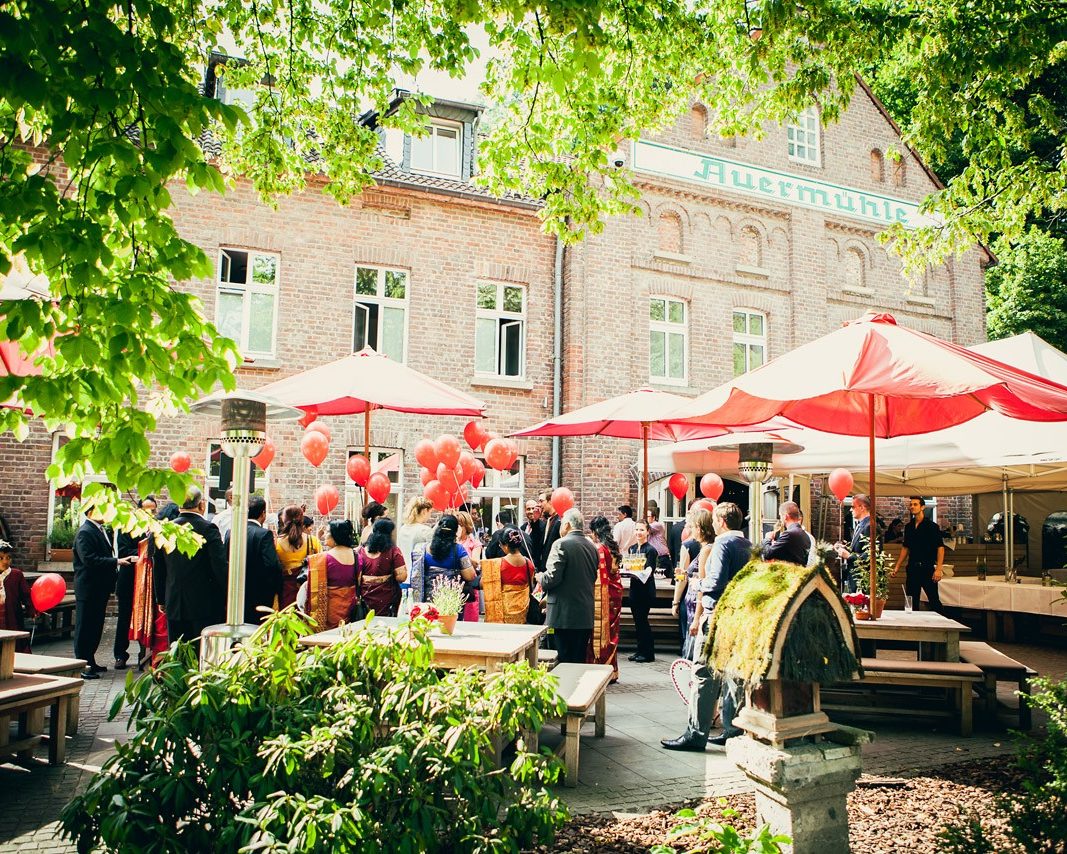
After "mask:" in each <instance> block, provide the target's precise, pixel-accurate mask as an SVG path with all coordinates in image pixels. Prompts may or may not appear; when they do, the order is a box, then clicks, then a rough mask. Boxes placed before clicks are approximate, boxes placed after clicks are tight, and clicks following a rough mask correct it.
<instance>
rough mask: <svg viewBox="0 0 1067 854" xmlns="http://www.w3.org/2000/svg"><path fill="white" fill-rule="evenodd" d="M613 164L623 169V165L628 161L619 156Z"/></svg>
mask: <svg viewBox="0 0 1067 854" xmlns="http://www.w3.org/2000/svg"><path fill="white" fill-rule="evenodd" d="M612 164H613V165H614V166H615V168H616V169H622V167H623V166H625V165H626V161H625V160H623V159H622V158H621V157H619V158H617V159H616V160H613V161H612Z"/></svg>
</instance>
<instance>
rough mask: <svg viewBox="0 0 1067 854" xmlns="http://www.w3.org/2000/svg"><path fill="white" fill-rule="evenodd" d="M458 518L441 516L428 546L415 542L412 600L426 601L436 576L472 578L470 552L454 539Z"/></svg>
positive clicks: (473, 576)
mask: <svg viewBox="0 0 1067 854" xmlns="http://www.w3.org/2000/svg"><path fill="white" fill-rule="evenodd" d="M458 533H459V520H458V519H457V518H456V517H455V516H452V515H451V514H448V515H445V516H442V517H441V519H440V520H439V521H438V523H437V527H436V528H434V532H433V538H432V539H431V540H430V544H429V546H424V545H420V546H416V547H415V552H414V556H413V559H412V564H411V590H412V594H413V596H414V598H415V601H416V602H424V601H426V597H427V596H428V595H429V594H430V593H431V592H432V591H433V583H434V581H436V580H437V579H438V578H448V579H453V578H462V579H463V580H464V581H474V579H475V576H476V573H475V571H474V565H473V564H472V563H471V559H470V555H468V554H467V550H466V549H465V548H463V546H461V545H459V544H458V543H457V542H456V535H457V534H458Z"/></svg>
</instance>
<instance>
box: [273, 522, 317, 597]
mask: <svg viewBox="0 0 1067 854" xmlns="http://www.w3.org/2000/svg"><path fill="white" fill-rule="evenodd" d="M274 550H275V551H276V552H278V560H280V561H281V564H282V595H281V600H280V601H279V603H278V605H279V607H280V608H288V607H289V606H290V605H292V604H293V603H294V602H295V601H296V594H297V593H298V592H299V591H300V585H301V584H303V582H304V579H303V578H302V577H301V576H302V575H303V572H302V570H303V569H304V568H305V565H307V566H310V560H311V556H312V555H317V554H319V553H320V552H321V551H322V545H321V544H320V543H319V541H318V540H317V539H315V538H314V537H313V536H311V534H309V533H307V531H305V530H304V508H302V507H298V506H297V505H296V504H290V505H289V506H288V507H286V508H285V509H284V510H283V511H282V521H281V527H280V528H279V529H278V536H277V537H275V538H274Z"/></svg>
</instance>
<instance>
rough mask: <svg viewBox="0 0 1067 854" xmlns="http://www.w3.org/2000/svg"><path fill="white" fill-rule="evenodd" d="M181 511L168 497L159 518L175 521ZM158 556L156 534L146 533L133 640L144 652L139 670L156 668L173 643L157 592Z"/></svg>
mask: <svg viewBox="0 0 1067 854" xmlns="http://www.w3.org/2000/svg"><path fill="white" fill-rule="evenodd" d="M143 506H144V505H143V504H142V507H143ZM178 513H179V511H178V505H177V504H175V503H174V502H173V501H168V502H167V503H166V504H164V505H163V509H161V510H160V511H159V512H158V513H156V518H157V519H159V520H161V521H171V522H173V521H174V520H175V519H177V518H178ZM155 556H156V542H155V538H154V537H152V536H146V537H144V538H143V539H141V540H140V541H139V542H138V543H137V563H136V564H134V574H133V612H132V614H131V615H130V640H133V641H137V643H139V644H140V645H141V654H140V655H139V656H138V658H137V669H138V670H144V668H145V665H146V664H148V665H151V666H152V667H153V668H154V667H155V666H156V664H157V662H158V659H159V656H160V654H161V653H164V652H166V651H167V647H168V646H170V639H169V638H168V637H167V617H166V615H165V614H164V613H163V609H162V608H161V607H160V606H159V603H158V602H157V601H156V596H155V565H154V562H155Z"/></svg>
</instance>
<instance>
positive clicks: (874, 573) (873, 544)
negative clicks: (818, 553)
mask: <svg viewBox="0 0 1067 854" xmlns="http://www.w3.org/2000/svg"><path fill="white" fill-rule="evenodd" d="M867 403H868V410H869V414H870V432H869V434H868V440H869V442H870V444H869V445H868V448H867V450H868V461H869V463H870V468H869V469H868V472H867V476H868V483H869V484H870V491H871V535H870V538H869V543H870V547H869V548H868V553H869V554H870V556H871V578H870V582H871V587H870V590H871V593H870V600H871V601H870V603H869V611H870V615H871V619H872V620H876V619H878V617H877V613H878V612H877V611H876V610H875V600H876V599H877V597H878V556H877V550H878V504H877V500H878V496H877V490H878V487H877V486H876V485H875V477H874V468H875V466H874V395H873V394H870V395H868V396H867ZM842 506H844V505H843V503H842Z"/></svg>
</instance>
